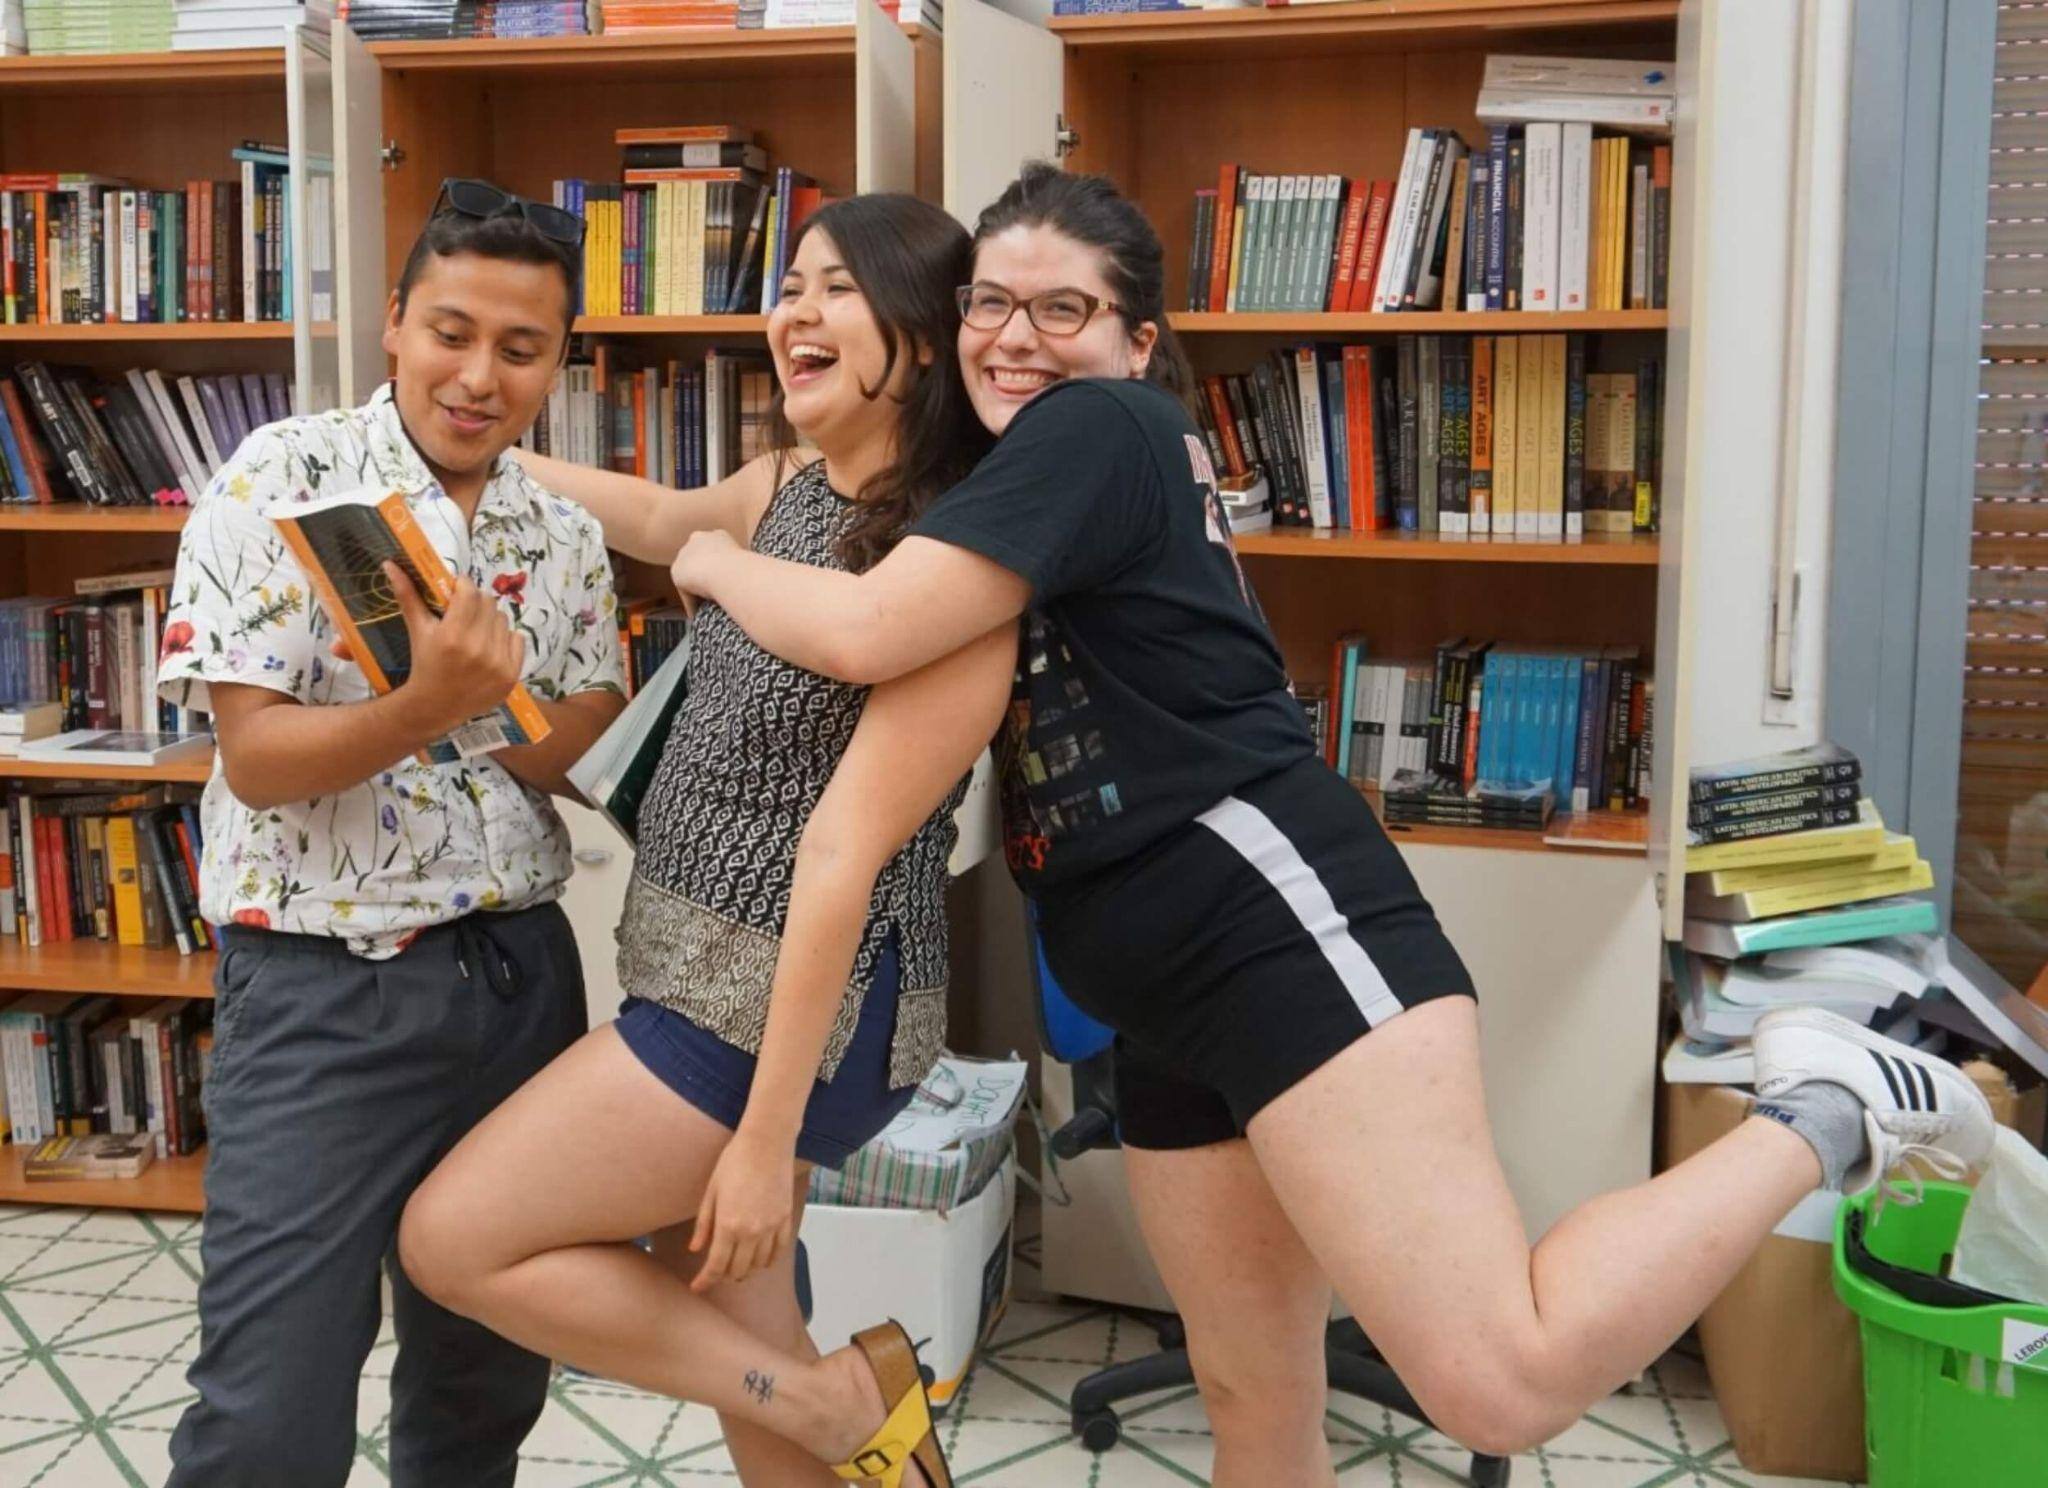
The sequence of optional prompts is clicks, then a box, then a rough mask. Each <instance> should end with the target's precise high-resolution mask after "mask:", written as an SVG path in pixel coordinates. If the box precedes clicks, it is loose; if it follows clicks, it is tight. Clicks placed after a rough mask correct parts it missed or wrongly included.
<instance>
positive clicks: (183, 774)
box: [0, 749, 213, 785]
mask: <svg viewBox="0 0 2048 1488" xmlns="http://www.w3.org/2000/svg"><path fill="white" fill-rule="evenodd" d="M212 776H213V751H212V750H211V749H209V750H207V751H206V753H204V754H201V755H193V756H190V757H187V758H185V759H180V760H173V761H171V762H170V763H169V764H164V765H99V766H96V767H93V768H90V769H88V768H83V767H81V766H80V765H79V764H78V763H77V762H76V761H75V760H74V761H69V762H66V763H63V764H59V763H57V762H56V761H54V760H25V759H16V758H12V757H10V756H5V755H0V780H108V781H122V782H137V783H142V782H147V783H149V784H152V785H165V784H175V785H204V784H206V782H207V781H208V780H209V779H211V778H212Z"/></svg>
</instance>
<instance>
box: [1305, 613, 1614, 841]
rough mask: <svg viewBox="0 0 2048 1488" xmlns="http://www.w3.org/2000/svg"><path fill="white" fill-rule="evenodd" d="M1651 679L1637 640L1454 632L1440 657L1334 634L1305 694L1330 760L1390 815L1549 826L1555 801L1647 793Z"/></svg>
mask: <svg viewBox="0 0 2048 1488" xmlns="http://www.w3.org/2000/svg"><path fill="white" fill-rule="evenodd" d="M1652 699H1653V687H1652V679H1651V678H1650V675H1649V673H1648V670H1647V669H1646V668H1645V667H1644V666H1643V664H1642V661H1641V658H1640V656H1639V654H1638V652H1637V651H1636V649H1635V648H1634V647H1629V646H1608V647H1602V648H1598V649H1580V650H1571V649H1563V648H1560V649H1556V650H1550V649H1543V648H1531V647H1524V646H1506V645H1496V644H1495V643H1493V642H1490V641H1468V640H1465V639H1462V638H1461V639H1457V640H1450V641H1446V642H1444V643H1443V644H1442V645H1440V646H1438V647H1437V648H1436V656H1435V658H1434V660H1433V661H1420V660H1399V659H1396V660H1381V659H1379V658H1376V657H1373V656H1371V655H1370V643H1369V641H1368V639H1367V638H1366V637H1364V636H1357V635H1352V636H1345V637H1343V638H1342V639H1341V640H1339V641H1338V642H1337V645H1336V647H1335V654H1334V656H1333V660H1332V667H1331V682H1330V686H1329V689H1328V690H1327V691H1323V690H1320V689H1315V690H1309V691H1306V692H1304V694H1303V704H1304V706H1305V707H1306V708H1307V710H1308V714H1309V722H1310V727H1311V729H1312V730H1313V731H1314V732H1315V736H1316V738H1317V739H1318V740H1319V741H1320V742H1321V744H1322V747H1323V757H1324V759H1325V761H1326V762H1327V763H1328V764H1329V765H1330V767H1331V768H1332V769H1334V770H1336V771H1337V773H1338V774H1340V775H1342V776H1344V777H1345V778H1346V779H1347V780H1350V781H1351V782H1353V783H1354V784H1356V785H1358V786H1360V787H1361V788H1365V789H1377V790H1379V791H1380V792H1381V793H1382V796H1383V800H1384V804H1385V808H1386V812H1387V816H1388V819H1389V820H1402V819H1407V820H1415V821H1431V822H1436V823H1440V824H1467V825H1484V826H1501V827H1523V828H1529V829H1532V830H1541V829H1542V828H1543V827H1544V826H1546V825H1547V824H1548V822H1549V819H1550V814H1551V812H1552V811H1553V810H1557V811H1573V812H1586V811H1595V810H1611V811H1633V810H1636V809H1638V808H1640V807H1642V806H1643V805H1644V804H1645V803H1647V801H1648V800H1649V791H1650V755H1651V733H1650V725H1651V711H1652Z"/></svg>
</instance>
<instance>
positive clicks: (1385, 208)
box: [1344, 181, 1394, 311]
mask: <svg viewBox="0 0 2048 1488" xmlns="http://www.w3.org/2000/svg"><path fill="white" fill-rule="evenodd" d="M1393 201H1394V183H1393V182H1392V181H1375V182H1373V183H1372V195H1371V196H1370V197H1368V198H1367V199H1366V206H1365V230H1364V232H1363V234H1362V235H1361V236H1360V238H1359V243H1358V264H1357V267H1356V268H1355V269H1354V270H1353V271H1352V275H1351V293H1350V295H1349V297H1348V298H1347V300H1346V303H1345V305H1344V308H1345V309H1346V310H1351V311H1366V310H1370V309H1372V282H1373V279H1374V278H1375V277H1376V276H1377V275H1378V273H1379V270H1380V254H1381V253H1383V252H1384V251H1385V250H1386V245H1387V214H1388V212H1389V211H1390V210H1391V209H1392V206H1393Z"/></svg>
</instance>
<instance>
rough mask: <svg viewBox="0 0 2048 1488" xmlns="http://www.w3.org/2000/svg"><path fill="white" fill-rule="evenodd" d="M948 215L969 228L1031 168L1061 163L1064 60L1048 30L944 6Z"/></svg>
mask: <svg viewBox="0 0 2048 1488" xmlns="http://www.w3.org/2000/svg"><path fill="white" fill-rule="evenodd" d="M945 50H946V67H945V73H946V89H945V126H946V173H945V196H946V201H945V207H946V210H947V211H949V212H951V213H952V214H953V215H954V216H955V217H957V218H959V219H960V220H961V221H962V222H964V223H966V224H967V225H968V226H969V227H972V226H973V225H974V219H975V218H976V217H977V216H978V215H980V212H981V209H982V208H983V207H985V206H987V205H988V204H989V203H990V202H992V201H994V200H995V199H996V198H997V197H998V196H1000V195H1002V193H1003V188H1004V187H1005V186H1008V185H1009V184H1010V182H1011V181H1012V180H1014V179H1015V178H1016V175H1017V172H1018V171H1019V170H1020V169H1021V168H1022V167H1023V166H1024V164H1025V163H1026V162H1027V161H1031V160H1056V159H1058V151H1057V140H1058V135H1059V119H1060V109H1061V107H1062V100H1063V99H1064V98H1065V97H1066V89H1065V81H1064V68H1065V65H1066V59H1065V54H1064V49H1063V48H1062V47H1061V46H1060V40H1059V38H1058V37H1057V36H1054V35H1053V34H1052V33H1051V32H1050V31H1047V30H1046V29H1045V28H1044V27H1042V26H1035V25H1033V24H1031V23H1030V22H1029V21H1020V20H1018V19H1017V18H1016V17H1015V16H1013V15H1005V14H1004V13H1003V12H1002V11H1000V10H997V9H995V8H994V7H993V6H989V5H984V4H982V3H981V0H946V48H945Z"/></svg>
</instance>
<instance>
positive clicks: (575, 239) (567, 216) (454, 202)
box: [434, 176, 584, 248]
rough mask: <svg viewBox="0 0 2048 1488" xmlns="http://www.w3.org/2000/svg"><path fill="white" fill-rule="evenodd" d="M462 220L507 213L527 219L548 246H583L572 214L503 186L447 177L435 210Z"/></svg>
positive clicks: (579, 222) (580, 226) (580, 223)
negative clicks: (453, 213)
mask: <svg viewBox="0 0 2048 1488" xmlns="http://www.w3.org/2000/svg"><path fill="white" fill-rule="evenodd" d="M444 202H445V203H446V204H447V205H448V206H449V207H450V208H452V209H453V210H455V211H457V212H460V213H461V214H462V215H463V216H465V217H497V216H501V215H503V214H505V213H507V212H513V213H517V214H518V215H519V216H521V217H523V218H525V219H526V223H527V226H529V227H531V228H532V229H533V230H534V231H535V232H537V233H539V234H540V235H541V236H542V237H544V238H546V239H547V240H548V241H549V242H551V243H561V244H563V245H565V246H567V247H570V248H581V247H582V246H583V229H584V222H583V219H582V218H581V217H578V216H577V215H576V214H575V213H574V212H570V211H566V210H564V209H563V208H561V207H557V206H552V205H550V204H549V203H547V202H537V201H533V200H530V199H529V198H527V197H523V196H520V195H517V194H516V193H514V192H510V191H507V190H506V189H505V188H504V187H502V186H493V185H492V184H491V183H490V182H489V181H472V180H464V179H460V178H458V177H455V176H450V177H449V178H448V179H447V180H445V181H443V182H442V183H441V194H440V195H439V196H437V197H435V198H434V210H435V211H436V212H438V211H440V210H441V206H442V203H444Z"/></svg>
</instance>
